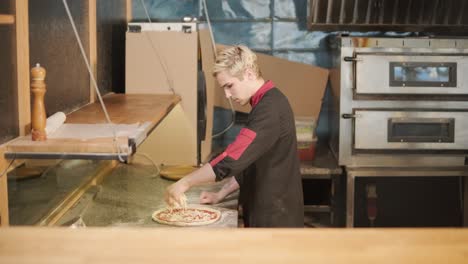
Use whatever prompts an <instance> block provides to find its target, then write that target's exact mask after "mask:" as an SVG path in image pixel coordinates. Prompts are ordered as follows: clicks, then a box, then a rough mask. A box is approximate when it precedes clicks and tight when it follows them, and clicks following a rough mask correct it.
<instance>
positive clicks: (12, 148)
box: [6, 136, 131, 158]
mask: <svg viewBox="0 0 468 264" xmlns="http://www.w3.org/2000/svg"><path fill="white" fill-rule="evenodd" d="M117 146H119V151H120V152H121V153H123V154H129V153H130V152H131V151H130V149H129V146H128V138H127V137H119V138H117V141H116V142H115V143H114V139H113V138H96V139H87V140H82V139H47V140H46V141H32V140H31V137H30V136H24V137H20V138H17V139H15V140H13V141H11V142H10V143H9V144H8V145H7V147H6V150H7V152H8V153H36V154H47V153H64V154H72V153H101V154H107V153H117ZM38 158H39V157H38Z"/></svg>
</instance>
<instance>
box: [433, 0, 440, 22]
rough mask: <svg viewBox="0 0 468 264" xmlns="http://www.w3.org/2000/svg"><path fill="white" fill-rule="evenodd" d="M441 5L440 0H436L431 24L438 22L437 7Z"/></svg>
mask: <svg viewBox="0 0 468 264" xmlns="http://www.w3.org/2000/svg"><path fill="white" fill-rule="evenodd" d="M438 6H439V0H435V2H434V10H433V11H432V17H431V24H432V25H435V24H437V7H438Z"/></svg>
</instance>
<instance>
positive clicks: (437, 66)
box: [390, 62, 457, 87]
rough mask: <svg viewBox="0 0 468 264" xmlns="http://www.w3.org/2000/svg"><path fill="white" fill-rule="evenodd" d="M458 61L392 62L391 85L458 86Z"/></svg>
mask: <svg viewBox="0 0 468 264" xmlns="http://www.w3.org/2000/svg"><path fill="white" fill-rule="evenodd" d="M456 72H457V64H456V63H435V62H390V86H398V87H401V86H404V87H405V86H407V87H418V86H419V87H456V85H457V81H456Z"/></svg>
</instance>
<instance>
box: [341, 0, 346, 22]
mask: <svg viewBox="0 0 468 264" xmlns="http://www.w3.org/2000/svg"><path fill="white" fill-rule="evenodd" d="M345 6H346V0H341V7H340V24H343V22H344V20H345V18H346V12H345Z"/></svg>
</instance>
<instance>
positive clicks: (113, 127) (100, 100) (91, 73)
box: [62, 0, 125, 162]
mask: <svg viewBox="0 0 468 264" xmlns="http://www.w3.org/2000/svg"><path fill="white" fill-rule="evenodd" d="M62 1H63V6H64V7H65V11H66V12H67V15H68V19H69V20H70V23H71V25H72V28H73V32H74V33H75V37H76V41H77V42H78V46H79V47H80V51H81V55H82V57H83V60H84V62H85V64H86V68H87V69H88V73H89V77H90V78H91V82H92V84H93V86H94V89H95V90H96V94H97V96H98V98H99V102H100V104H101V107H102V110H103V111H104V115H105V116H106V120H107V123H109V124H110V125H111V128H112V133H113V135H114V139H113V144H114V147H115V148H116V150H117V156H118V158H119V161H120V162H125V160H124V159H123V158H122V156H121V155H120V148H119V146H118V145H117V133H116V131H115V126H114V124H113V123H112V121H111V119H110V117H109V114H108V113H107V109H106V106H105V104H104V101H103V100H102V96H101V92H100V91H99V87H98V85H97V82H96V79H95V78H94V74H93V71H92V70H91V64H90V63H89V61H88V58H87V57H86V52H85V50H84V48H83V44H82V42H81V38H80V35H79V34H78V30H77V29H76V25H75V21H74V20H73V16H72V15H71V12H70V8H69V7H68V3H67V0H62Z"/></svg>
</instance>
